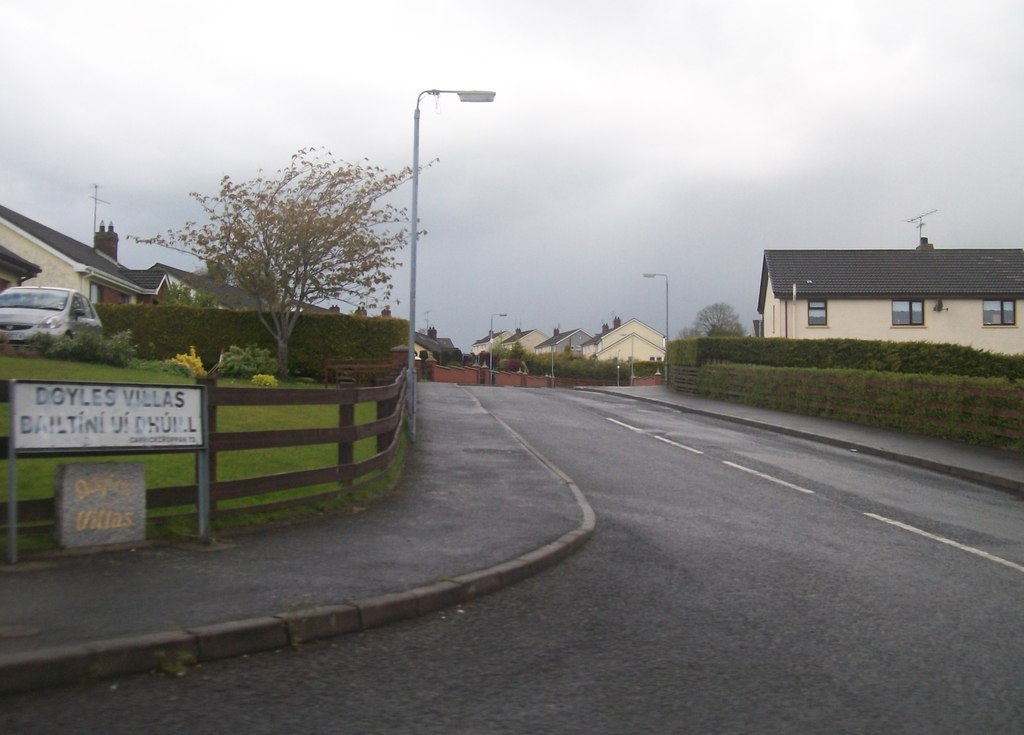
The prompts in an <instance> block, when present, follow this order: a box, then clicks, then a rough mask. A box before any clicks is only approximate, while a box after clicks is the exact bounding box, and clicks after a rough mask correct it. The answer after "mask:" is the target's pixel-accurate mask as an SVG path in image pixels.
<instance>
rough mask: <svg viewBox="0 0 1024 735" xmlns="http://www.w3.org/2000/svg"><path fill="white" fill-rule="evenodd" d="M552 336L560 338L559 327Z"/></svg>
mask: <svg viewBox="0 0 1024 735" xmlns="http://www.w3.org/2000/svg"><path fill="white" fill-rule="evenodd" d="M552 336H553V337H557V336H558V327H555V333H554V334H553V335H552Z"/></svg>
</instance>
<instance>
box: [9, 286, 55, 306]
mask: <svg viewBox="0 0 1024 735" xmlns="http://www.w3.org/2000/svg"><path fill="white" fill-rule="evenodd" d="M67 302H68V292H67V291H54V290H52V289H46V288H41V289H38V290H36V289H32V290H28V289H17V288H12V289H8V290H7V291H4V292H3V293H0V307H4V306H8V307H12V306H13V307H17V308H19V309H52V310H53V311H61V310H62V309H63V308H64V305H65V304H67Z"/></svg>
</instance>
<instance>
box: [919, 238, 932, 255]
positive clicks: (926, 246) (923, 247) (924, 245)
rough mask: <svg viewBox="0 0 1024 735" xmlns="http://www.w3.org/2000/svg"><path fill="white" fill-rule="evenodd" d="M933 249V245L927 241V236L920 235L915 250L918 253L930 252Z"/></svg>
mask: <svg viewBox="0 0 1024 735" xmlns="http://www.w3.org/2000/svg"><path fill="white" fill-rule="evenodd" d="M934 249H935V246H934V245H932V244H931V243H930V242H928V238H927V237H922V238H921V244H920V245H918V246H917V252H919V253H923V252H931V251H932V250H934Z"/></svg>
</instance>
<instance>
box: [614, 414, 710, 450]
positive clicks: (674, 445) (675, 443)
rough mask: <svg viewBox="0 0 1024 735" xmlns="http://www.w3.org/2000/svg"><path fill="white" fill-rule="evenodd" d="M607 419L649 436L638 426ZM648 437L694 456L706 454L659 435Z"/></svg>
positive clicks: (624, 427)
mask: <svg viewBox="0 0 1024 735" xmlns="http://www.w3.org/2000/svg"><path fill="white" fill-rule="evenodd" d="M605 418H606V420H607V421H611V422H612V423H613V424H615V425H616V426H621V427H622V428H623V429H629V430H630V431H635V432H636V433H637V434H648V432H647V431H646V430H644V429H641V428H639V427H637V426H630V425H629V424H625V423H623V422H621V421H617V420H616V419H613V418H608V417H605ZM648 436H651V437H653V438H655V439H657V440H658V441H660V442H665V443H666V444H669V445H671V446H673V447H676V448H677V449H685V450H686V451H687V452H692V453H693V454H704V452H702V451H701V450H699V449H694V448H693V447H688V446H686V445H685V444H680V443H679V442H674V441H672V440H671V439H666V438H665V437H663V436H658V435H657V434H648Z"/></svg>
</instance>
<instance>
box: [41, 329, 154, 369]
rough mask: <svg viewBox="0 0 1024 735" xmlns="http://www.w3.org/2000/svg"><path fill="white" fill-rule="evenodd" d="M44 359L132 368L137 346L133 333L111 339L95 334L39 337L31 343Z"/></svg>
mask: <svg viewBox="0 0 1024 735" xmlns="http://www.w3.org/2000/svg"><path fill="white" fill-rule="evenodd" d="M29 344H30V345H31V346H32V347H34V348H35V349H36V350H37V351H38V352H39V354H41V355H42V356H43V357H48V358H50V359H53V360H74V361H75V362H94V363H99V364H101V365H113V366H114V367H128V365H130V364H131V361H132V360H133V359H134V357H135V345H134V344H133V342H132V333H131V332H130V331H124V332H118V333H117V334H114V335H112V336H110V337H106V336H104V335H102V334H97V333H94V332H81V333H79V334H75V335H66V334H65V335H63V336H61V337H53V336H51V335H48V334H40V335H36V336H35V337H33V338H32V339H30V340H29Z"/></svg>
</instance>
